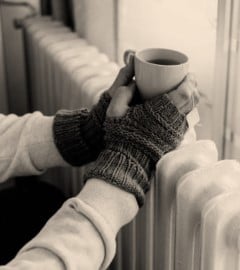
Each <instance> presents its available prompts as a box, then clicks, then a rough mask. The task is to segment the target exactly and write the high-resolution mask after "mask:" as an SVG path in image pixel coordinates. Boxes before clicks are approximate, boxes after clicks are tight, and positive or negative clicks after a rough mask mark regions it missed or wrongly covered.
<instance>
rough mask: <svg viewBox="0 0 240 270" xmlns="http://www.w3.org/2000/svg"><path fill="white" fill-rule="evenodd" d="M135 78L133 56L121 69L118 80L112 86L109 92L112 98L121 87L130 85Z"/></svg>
mask: <svg viewBox="0 0 240 270" xmlns="http://www.w3.org/2000/svg"><path fill="white" fill-rule="evenodd" d="M133 76H134V56H132V55H131V56H130V57H129V60H128V63H127V65H126V66H125V67H123V68H121V69H120V71H119V73H118V75H117V78H116V79H115V81H114V82H113V84H112V86H111V87H110V89H109V90H108V93H109V94H110V96H111V97H113V96H114V94H115V92H117V91H118V88H119V87H121V86H126V85H128V84H129V83H130V82H131V80H132V78H133Z"/></svg>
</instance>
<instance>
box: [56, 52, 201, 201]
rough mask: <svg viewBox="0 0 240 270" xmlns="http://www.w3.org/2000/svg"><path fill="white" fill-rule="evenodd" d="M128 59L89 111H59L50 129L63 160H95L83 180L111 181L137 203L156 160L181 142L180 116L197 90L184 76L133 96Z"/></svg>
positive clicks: (74, 162)
mask: <svg viewBox="0 0 240 270" xmlns="http://www.w3.org/2000/svg"><path fill="white" fill-rule="evenodd" d="M133 60H134V58H133V57H131V58H130V59H129V61H128V64H127V65H126V66H125V67H123V68H122V69H121V70H120V72H119V74H118V76H117V78H116V80H115V81H114V83H113V84H112V86H111V87H110V89H108V90H107V91H106V92H105V93H103V95H102V96H101V98H100V100H99V102H98V103H97V104H96V105H95V106H94V107H93V108H92V110H91V111H88V110H85V109H80V110H75V111H65V110H62V111H59V112H58V113H57V114H56V116H55V119H54V126H53V130H54V141H55V144H56V146H57V148H58V150H59V152H60V154H61V156H62V157H63V159H64V160H65V161H67V162H68V163H69V164H71V165H72V166H81V165H84V164H86V163H89V162H91V161H95V160H96V162H95V163H94V164H93V165H92V167H91V168H90V170H89V171H88V172H87V174H86V176H85V179H86V180H88V179H89V178H97V179H102V180H104V181H106V182H108V183H110V184H113V185H116V186H117V187H119V188H121V189H123V190H125V191H127V192H130V193H132V194H133V195H134V196H135V197H136V199H137V202H138V204H139V206H141V205H142V204H143V202H144V197H145V193H146V191H147V190H148V189H149V187H150V179H151V174H152V172H153V171H154V168H155V165H156V163H157V161H158V160H159V159H161V157H162V156H163V155H164V154H166V153H168V152H169V151H171V150H174V149H175V148H176V147H177V146H178V145H179V144H180V143H181V141H182V139H183V136H184V134H185V132H186V130H187V129H188V123H187V120H186V114H187V113H189V112H190V111H191V110H192V109H193V107H194V106H195V105H196V104H197V103H198V100H199V94H198V91H197V84H196V81H195V79H194V77H193V75H191V74H188V75H187V76H186V78H185V79H184V81H183V82H182V83H181V84H180V85H179V86H178V88H177V89H174V90H172V91H170V92H169V93H166V94H161V95H158V96H156V97H154V98H151V99H148V100H145V101H144V100H141V99H139V94H138V90H137V87H136V84H135V81H134V80H133V77H134V67H133ZM136 97H138V99H136ZM129 104H131V105H129Z"/></svg>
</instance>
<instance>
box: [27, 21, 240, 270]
mask: <svg viewBox="0 0 240 270" xmlns="http://www.w3.org/2000/svg"><path fill="white" fill-rule="evenodd" d="M24 34H25V48H26V53H27V55H26V56H27V57H26V59H27V60H26V64H27V70H28V74H29V86H30V90H31V91H30V93H31V104H32V109H33V110H40V111H42V112H43V113H44V114H47V115H52V114H55V112H56V111H57V110H58V109H61V108H64V109H75V108H80V107H87V108H91V107H92V106H93V104H95V103H96V102H97V100H98V99H99V96H100V94H101V93H102V92H103V91H104V90H105V89H107V88H108V87H109V86H110V85H111V83H112V82H113V80H114V78H115V77H116V75H117V72H118V70H119V66H118V65H117V64H116V63H113V62H111V61H110V60H109V59H108V57H107V56H106V55H104V54H102V53H101V52H99V51H98V49H97V48H96V47H94V46H91V45H89V44H88V43H87V41H85V40H84V39H82V38H80V37H79V36H78V35H77V34H76V33H74V32H72V31H71V30H70V29H69V28H67V27H66V26H64V25H62V24H61V23H60V22H56V21H52V20H51V18H49V17H36V18H31V19H27V20H26V21H25V22H24ZM208 143H209V142H207V141H205V142H203V141H202V142H198V143H196V144H195V145H194V146H192V151H193V153H195V152H197V151H196V150H197V149H198V148H201V147H204V145H205V144H208ZM185 147H191V146H188V145H185ZM179 151H180V150H176V151H174V152H172V153H170V154H168V155H166V156H165V158H163V159H162V160H161V161H160V162H159V163H158V166H157V170H156V176H155V178H156V179H154V181H153V185H152V188H151V190H150V192H149V193H148V195H147V201H146V204H145V206H144V207H143V209H141V210H140V213H139V215H138V216H137V218H136V219H135V220H134V221H133V222H132V223H131V224H129V225H127V226H126V227H124V228H123V230H122V231H121V233H120V234H119V236H118V249H117V254H116V257H115V259H114V262H113V263H112V265H111V267H110V268H111V269H113V270H141V269H142V270H173V269H174V270H190V269H191V270H192V269H194V270H199V269H202V270H220V269H225V270H227V269H228V270H234V269H240V260H239V246H240V245H239V243H240V241H239V240H240V238H239V236H240V234H239V232H240V196H239V195H240V193H239V192H238V191H237V190H238V189H240V181H239V182H237V183H236V182H234V181H233V180H231V179H229V178H228V177H225V180H224V181H221V182H220V181H218V179H217V177H212V178H211V177H208V175H205V176H204V177H203V175H204V169H203V168H198V167H199V164H202V163H204V162H202V163H201V162H200V161H201V156H199V164H197V163H198V162H197V163H196V162H195V163H194V164H187V165H186V164H183V163H181V160H182V159H181V155H180V154H179V153H181V152H179ZM172 155H175V156H176V157H177V162H176V163H175V164H174V166H172V167H171V166H170V167H166V166H165V165H166V161H167V159H169V158H172ZM179 155H180V156H179ZM190 163H191V162H190ZM205 163H206V164H205V166H208V164H207V162H205ZM168 164H169V163H168ZM186 166H189V167H191V169H192V170H193V169H195V168H198V169H197V170H194V171H192V172H190V173H188V174H186V175H185V176H183V177H182V178H180V179H179V178H178V177H177V176H176V175H177V173H176V170H179V171H182V172H184V170H185V171H187V168H186ZM216 166H218V167H219V168H217V169H218V171H219V173H220V174H221V173H222V174H224V173H225V172H224V171H223V169H222V167H221V163H219V164H218V165H216ZM229 166H233V165H232V163H231V162H230V161H229ZM233 167H234V166H233ZM234 169H236V168H233V170H234ZM84 170H85V169H84V168H80V169H70V168H68V169H56V170H51V171H50V172H49V173H47V174H45V175H44V176H43V178H47V179H51V182H54V183H55V184H56V185H58V186H60V187H61V188H62V189H63V190H64V191H65V193H66V194H67V195H69V196H71V195H74V194H76V193H78V192H79V191H80V189H81V187H82V174H83V173H84ZM173 172H175V173H173ZM179 175H181V174H179ZM199 176H201V181H198V177H199Z"/></svg>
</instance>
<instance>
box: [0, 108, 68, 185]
mask: <svg viewBox="0 0 240 270" xmlns="http://www.w3.org/2000/svg"><path fill="white" fill-rule="evenodd" d="M52 124H53V117H47V116H43V115H42V114H41V113H40V112H35V113H32V114H26V115H24V116H22V117H18V116H16V115H14V114H10V115H7V116H5V115H3V114H0V182H3V181H6V180H7V179H8V178H10V177H14V176H22V175H37V174H41V173H43V172H44V171H45V170H46V169H47V168H51V167H55V166H66V165H67V164H66V163H65V161H64V160H63V159H62V157H61V156H60V154H59V153H58V150H57V148H56V147H55V144H54V141H53V134H52Z"/></svg>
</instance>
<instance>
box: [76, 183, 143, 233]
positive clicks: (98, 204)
mask: <svg viewBox="0 0 240 270" xmlns="http://www.w3.org/2000/svg"><path fill="white" fill-rule="evenodd" d="M77 197H78V198H80V199H81V200H82V201H84V202H85V203H87V204H88V205H89V206H91V207H92V208H93V209H95V210H96V211H97V212H98V213H99V214H100V215H101V216H102V217H103V218H104V219H105V220H106V222H107V223H108V224H109V225H110V227H111V229H112V232H113V233H114V234H115V235H116V234H117V232H118V231H119V230H120V228H121V227H122V226H124V225H125V224H127V223H129V222H130V221H131V220H132V219H133V218H134V217H135V216H136V214H137V212H138V209H139V208H138V205H137V201H136V199H135V197H134V196H133V195H132V194H131V193H128V192H126V191H124V190H122V189H119V188H118V187H115V186H113V185H111V184H109V183H106V182H105V181H102V180H100V179H93V178H92V179H89V181H88V182H87V183H86V185H85V186H84V187H83V189H82V191H81V192H80V193H79V194H78V196H77Z"/></svg>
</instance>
